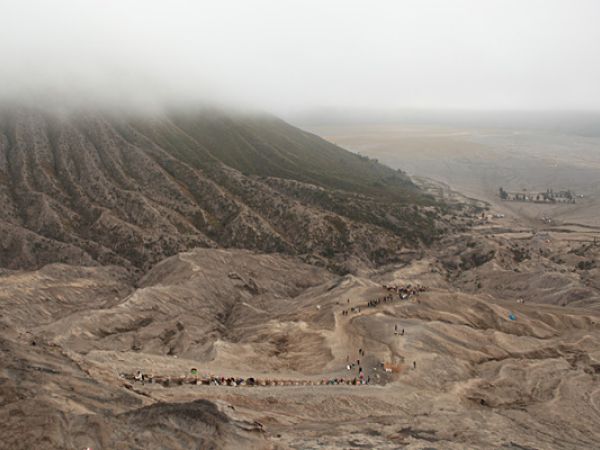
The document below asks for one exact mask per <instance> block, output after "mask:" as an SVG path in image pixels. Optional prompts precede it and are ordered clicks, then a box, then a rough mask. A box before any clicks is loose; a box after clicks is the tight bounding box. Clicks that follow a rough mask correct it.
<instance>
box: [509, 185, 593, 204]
mask: <svg viewBox="0 0 600 450" xmlns="http://www.w3.org/2000/svg"><path fill="white" fill-rule="evenodd" d="M498 194H499V196H500V198H501V199H502V200H507V201H513V202H532V203H576V199H577V198H583V195H576V194H575V193H574V192H573V191H570V190H563V191H554V190H552V189H547V190H546V192H527V191H525V190H524V191H523V192H508V191H505V190H504V188H500V189H499V190H498Z"/></svg>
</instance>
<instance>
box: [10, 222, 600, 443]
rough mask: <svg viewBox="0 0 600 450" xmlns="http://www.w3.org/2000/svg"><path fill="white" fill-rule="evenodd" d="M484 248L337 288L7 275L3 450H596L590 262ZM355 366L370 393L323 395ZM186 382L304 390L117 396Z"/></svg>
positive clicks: (196, 268) (101, 271)
mask: <svg viewBox="0 0 600 450" xmlns="http://www.w3.org/2000/svg"><path fill="white" fill-rule="evenodd" d="M498 231H500V230H499V229H498V227H497V226H495V225H485V226H482V227H478V228H473V229H471V230H469V231H468V232H466V233H463V234H456V235H453V236H448V237H446V238H445V240H444V241H442V242H440V243H439V244H438V245H435V246H433V247H432V248H430V249H429V250H427V251H426V252H425V253H424V255H423V256H422V257H421V258H415V259H413V260H412V261H411V262H410V263H404V264H396V265H390V266H386V267H383V268H380V269H378V270H372V269H364V270H362V271H359V272H357V273H355V274H354V275H350V274H348V275H345V276H341V275H337V274H334V273H332V272H330V271H327V270H326V269H324V268H319V267H316V266H314V265H308V264H306V263H304V262H302V261H300V260H299V259H298V258H297V257H293V256H286V255H281V254H269V255H266V254H258V253H254V252H251V251H246V250H231V249H230V250H225V249H195V250H192V251H190V252H185V253H180V254H178V255H176V256H173V257H170V258H168V259H166V260H164V261H162V262H161V263H159V264H157V265H156V266H155V267H154V268H153V269H152V270H150V271H149V272H148V273H146V274H145V276H144V277H143V278H142V279H140V280H139V281H138V282H137V287H133V285H132V284H131V282H130V281H129V279H128V278H127V277H128V272H127V270H126V269H123V268H118V267H91V268H77V267H73V266H69V265H62V264H53V265H49V266H46V267H44V268H43V269H40V270H38V271H34V272H22V271H14V272H8V271H7V272H6V273H4V274H3V275H2V276H1V277H0V292H1V293H2V294H1V296H2V298H1V300H2V302H1V303H0V304H1V305H2V309H1V311H0V312H1V314H2V315H1V319H2V322H1V326H2V355H3V361H4V362H3V364H2V368H1V369H0V380H1V383H0V392H1V393H2V395H1V396H0V398H1V399H2V405H1V408H0V415H1V416H2V421H1V423H2V425H1V428H0V435H2V437H3V442H4V444H3V445H4V446H5V448H31V447H33V446H36V445H37V446H38V447H42V448H79V447H81V448H84V447H87V446H91V447H92V448H139V449H142V448H198V449H200V448H281V449H283V448H298V449H300V448H302V449H305V448H315V449H316V448H390V449H392V448H408V449H412V448H414V449H421V448H440V449H441V448H444V449H446V448H450V449H464V448H474V449H475V448H481V449H487V448H507V449H523V448H527V449H575V448H589V449H592V448H596V446H597V442H598V441H599V440H600V431H599V430H600V427H599V426H598V425H599V424H600V383H599V381H600V351H599V349H600V311H599V307H598V305H600V301H599V300H600V295H599V294H600V292H599V286H598V285H597V284H594V283H596V280H597V279H598V276H597V275H598V273H597V271H598V269H597V268H592V267H590V265H589V264H580V263H581V262H582V261H590V260H591V261H597V260H598V256H599V254H600V247H597V246H596V247H595V246H593V245H588V244H581V243H574V242H573V241H572V240H571V239H569V240H565V239H561V237H560V236H558V235H557V236H553V237H552V239H551V240H548V239H546V240H545V241H544V243H545V247H544V249H543V250H544V251H543V252H542V253H540V252H539V251H537V252H536V251H534V250H535V249H537V248H538V246H539V245H540V244H539V241H538V240H537V239H536V237H535V235H532V236H530V237H529V238H528V239H523V233H524V230H523V229H519V228H516V229H511V230H510V232H508V231H507V228H506V227H503V228H502V231H503V232H502V233H500V232H498ZM571 237H572V236H569V238H571ZM546 241H550V243H546ZM528 255H529V256H528ZM565 255H566V256H565ZM559 258H562V259H561V260H559ZM557 261H558V262H557ZM567 268H569V270H568V271H567V270H566V269H567ZM408 283H411V284H413V285H415V284H421V285H424V286H427V288H428V289H427V290H426V291H425V292H423V293H419V294H417V295H415V296H413V297H410V298H408V299H405V300H400V299H398V298H397V297H396V299H395V300H394V301H391V302H383V303H380V304H379V305H378V306H376V307H367V306H366V304H367V302H368V301H369V300H372V299H376V298H382V297H384V296H386V295H389V292H388V291H387V290H386V289H384V288H383V287H382V286H383V285H384V284H385V285H388V286H389V285H406V284H408ZM521 299H525V300H524V302H521ZM357 308H359V309H360V311H358V309H357ZM348 310H350V312H349V314H345V313H344V311H348ZM511 315H512V318H514V319H515V320H511ZM396 328H397V330H398V333H395V332H394V330H395V329H396ZM400 330H402V331H400ZM359 350H362V351H361V352H359ZM357 359H360V363H359V364H360V366H361V367H362V368H363V370H364V372H365V374H366V376H368V377H369V379H370V383H369V384H368V385H362V386H353V385H327V384H326V385H323V384H320V383H322V380H323V379H326V380H332V379H335V378H346V379H351V378H354V377H357V376H358V371H357V367H358V366H355V367H351V369H350V370H347V368H346V365H347V364H348V361H349V360H350V361H351V362H352V361H355V360H357ZM382 364H384V365H385V366H386V367H389V368H392V369H393V372H392V373H389V372H386V371H385V370H384V368H383V367H382ZM191 368H196V369H197V370H198V371H199V376H200V377H204V376H211V375H213V376H216V377H221V376H224V377H243V378H248V377H254V378H256V379H263V380H264V379H271V380H299V381H301V382H302V383H301V384H308V385H299V386H267V387H227V386H216V385H211V386H203V385H189V384H185V383H184V384H182V385H179V384H177V383H171V384H170V385H164V384H161V383H147V382H146V383H140V382H134V381H128V380H127V379H124V378H123V377H122V376H121V374H133V373H135V372H136V371H138V370H141V371H142V372H143V373H145V374H146V375H147V376H149V375H153V376H154V377H157V376H163V377H167V376H170V377H173V380H176V379H178V377H181V376H185V375H189V373H190V370H191Z"/></svg>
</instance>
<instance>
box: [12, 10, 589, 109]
mask: <svg viewBox="0 0 600 450" xmlns="http://www.w3.org/2000/svg"><path fill="white" fill-rule="evenodd" d="M1 6H2V17H3V20H2V27H0V57H1V61H2V67H1V69H0V86H1V87H0V100H2V102H3V103H6V102H9V101H11V102H14V101H19V102H23V101H28V102H30V103H35V104H40V102H42V101H45V102H46V103H48V104H52V105H57V104H61V105H65V104H67V105H69V104H70V105H72V104H77V103H79V104H81V103H83V104H86V105H89V104H90V102H91V101H92V100H93V101H94V102H95V103H100V104H102V105H104V106H106V105H109V106H114V105H118V106H120V107H124V106H140V107H142V108H143V109H144V110H147V109H148V108H149V107H151V106H162V105H164V104H165V103H168V104H177V105H181V104H190V103H192V104H195V103H197V102H198V101H203V102H207V101H208V102H212V103H214V102H219V103H226V104H229V105H235V106H237V107H242V106H246V107H248V106H249V107H253V108H259V109H264V110H268V111H271V112H274V113H278V114H282V113H292V112H296V111H300V110H305V109H312V108H319V107H332V106H333V107H352V108H367V107H368V108H380V109H395V108H467V109H577V110H580V109H584V110H589V109H598V108H599V107H600V84H599V83H598V81H597V80H598V79H600V52H598V51H597V42H600V28H598V26H597V23H598V19H600V3H598V2H597V1H594V0H579V1H577V2H575V3H574V2H571V1H564V0H563V1H559V0H545V1H540V0H532V1H528V2H522V1H517V0H504V1H497V0H495V1H486V2H481V1H476V0H456V1H452V2H448V1H441V0H426V1H414V0H410V1H403V2H392V1H384V2H375V3H374V2H366V1H341V0H333V1H328V2H318V1H314V0H309V1H305V2H289V1H274V0H259V1H254V2H242V1H231V0H226V1H220V2H204V1H201V2H193V1H184V0H175V1H171V2H168V3H166V2H159V1H145V2H139V1H132V0H125V1H119V2H101V1H86V2H80V1H74V0H58V1H53V2H44V1H32V0H18V1H17V0H3V1H2V2H1Z"/></svg>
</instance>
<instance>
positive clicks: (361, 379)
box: [121, 368, 371, 387]
mask: <svg viewBox="0 0 600 450" xmlns="http://www.w3.org/2000/svg"><path fill="white" fill-rule="evenodd" d="M121 377H122V378H125V379H127V380H130V381H134V382H141V383H142V384H143V383H156V384H161V385H163V386H165V387H169V386H180V385H183V384H195V385H204V386H230V387H238V386H249V387H266V386H330V385H350V386H359V385H366V384H369V382H370V381H371V377H365V375H364V372H363V371H362V368H361V369H360V370H359V374H358V376H356V377H353V378H344V377H335V378H323V379H321V380H278V379H270V378H265V379H257V378H254V377H248V378H241V377H237V378H235V377H217V376H214V375H211V376H204V377H198V376H180V377H175V376H155V375H146V374H144V373H142V372H141V371H139V370H138V371H137V372H136V373H135V374H124V373H123V374H121Z"/></svg>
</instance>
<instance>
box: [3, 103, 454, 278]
mask: <svg viewBox="0 0 600 450" xmlns="http://www.w3.org/2000/svg"><path fill="white" fill-rule="evenodd" d="M449 226H450V223H449V222H448V221H445V220H443V218H442V211H441V209H440V207H439V205H437V203H436V202H435V201H434V200H433V199H432V197H430V196H429V195H427V194H425V193H424V192H423V191H421V190H419V189H418V188H417V187H416V186H415V185H414V184H413V183H412V181H411V180H410V179H409V178H408V177H407V176H406V175H405V174H404V173H402V172H401V171H396V170H392V169H390V168H388V167H386V166H383V165H381V164H379V163H377V162H376V161H374V160H370V159H368V158H365V157H361V156H358V155H355V154H352V153H350V152H347V151H345V150H343V149H341V148H339V147H337V146H335V145H333V144H330V143H328V142H326V141H324V140H322V139H320V138H318V137H317V136H315V135H312V134H309V133H306V132H304V131H301V130H299V129H297V128H294V127H292V126H290V125H288V124H286V123H284V122H283V121H280V120H278V119H276V118H273V117H270V116H265V115H248V114H242V113H231V114H225V113H223V112H219V111H214V110H202V111H198V112H195V113H187V114H182V113H180V112H174V113H164V114H157V115H155V116H136V115H135V114H110V113H100V112H90V111H81V112H79V113H77V114H75V113H65V114H56V113H49V112H44V111H41V110H34V109H24V108H16V109H5V110H2V111H1V112H0V248H1V249H2V251H1V252H0V266H1V267H5V268H10V269H34V268H39V267H42V266H43V265H45V264H48V263H51V262H66V263H71V264H78V265H90V264H92V265H93V264H113V265H119V266H123V267H126V268H129V269H131V270H135V271H137V272H138V273H141V272H140V271H143V270H147V269H148V268H150V267H151V266H152V265H153V264H155V263H156V262H158V261H160V260H161V259H164V258H165V257H167V256H170V255H173V254H176V253H178V252H181V251H185V250H188V249H190V248H195V247H237V248H248V249H254V250H258V251H262V252H273V251H280V252H285V253H289V254H297V255H304V257H305V258H306V259H307V260H311V261H313V262H320V264H323V265H328V266H329V267H332V268H334V269H336V270H338V271H348V270H352V269H353V268H354V267H355V266H356V264H363V265H364V264H367V265H371V264H375V265H378V264H383V263H388V262H392V261H394V260H397V258H398V255H400V254H401V252H400V250H402V249H417V248H419V247H420V246H421V244H422V243H424V242H426V243H427V242H431V241H432V240H433V239H435V238H436V236H438V235H439V234H441V233H442V232H443V231H444V230H445V229H446V228H448V227H449Z"/></svg>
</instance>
